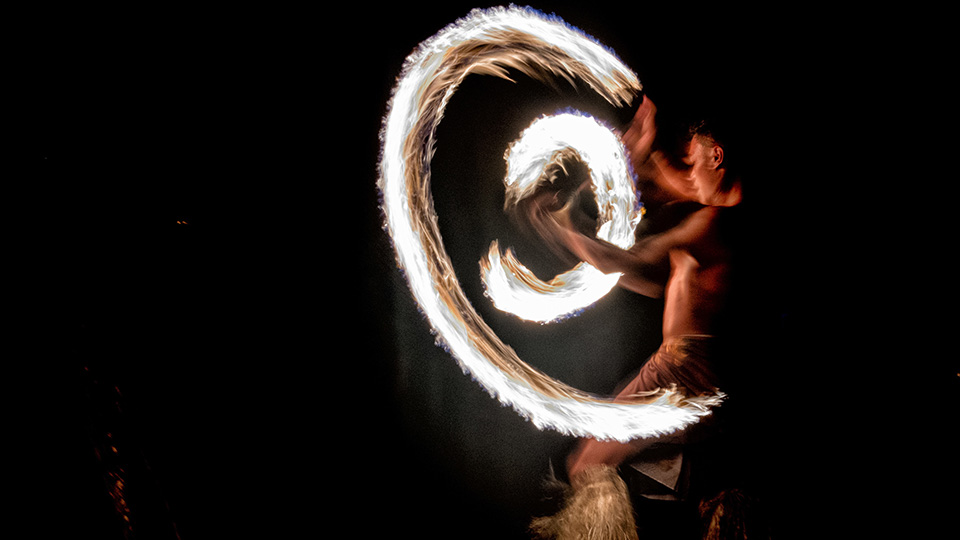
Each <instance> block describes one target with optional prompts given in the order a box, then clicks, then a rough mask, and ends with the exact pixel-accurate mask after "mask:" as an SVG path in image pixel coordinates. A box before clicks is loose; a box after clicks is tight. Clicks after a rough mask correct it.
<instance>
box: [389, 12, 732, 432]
mask: <svg viewBox="0 0 960 540" xmlns="http://www.w3.org/2000/svg"><path fill="white" fill-rule="evenodd" d="M510 69H514V70H516V71H518V72H520V73H521V74H524V75H526V76H529V77H533V78H537V79H540V80H546V79H565V80H567V81H570V82H573V81H574V80H577V79H579V80H582V81H584V82H585V83H586V84H588V85H589V86H590V87H591V88H592V89H593V90H594V91H595V92H597V93H598V94H599V95H600V96H602V97H603V98H604V99H606V100H607V101H608V102H609V103H611V104H612V105H614V106H618V107H619V106H624V105H627V104H629V103H630V102H631V101H632V100H633V99H634V97H635V96H636V95H637V94H638V93H639V92H640V91H641V89H642V87H641V85H640V81H639V80H638V79H637V76H636V74H634V73H633V72H632V71H631V70H630V69H629V68H628V67H627V66H625V65H624V64H623V63H622V62H621V61H620V60H619V59H618V58H617V57H616V55H615V54H613V52H612V51H610V50H608V49H607V48H605V47H603V46H602V45H600V44H599V43H598V42H597V41H595V40H594V39H593V38H591V37H589V36H587V35H585V34H583V33H582V32H580V31H579V30H577V29H576V28H573V27H572V26H569V25H567V24H566V23H564V22H563V21H561V20H560V19H558V18H556V17H548V16H545V15H543V14H542V13H539V12H536V11H534V10H531V9H523V8H517V7H512V6H511V7H509V8H491V9H487V10H479V9H478V10H474V11H472V12H470V14H468V15H467V16H466V17H464V18H463V19H460V20H459V21H457V22H455V23H453V24H451V25H449V26H447V27H446V28H444V29H443V30H441V31H440V32H438V33H437V34H435V35H434V36H433V37H431V38H429V39H427V40H426V41H424V42H423V43H422V44H421V45H420V46H419V47H418V48H417V49H416V50H415V51H413V53H411V55H410V56H409V57H408V58H407V59H406V62H405V63H404V66H403V69H402V71H401V74H400V76H399V78H398V80H397V85H396V86H395V88H394V90H393V95H392V97H391V100H390V103H389V108H388V112H387V114H386V116H385V117H384V121H383V127H382V130H381V134H380V137H381V144H382V148H381V156H380V164H379V172H380V178H379V181H378V187H379V188H380V192H381V197H382V210H383V213H384V218H385V223H384V226H385V228H386V229H387V231H388V233H389V234H390V237H391V239H392V241H393V246H394V250H395V252H396V255H397V263H398V265H399V266H400V268H401V269H402V270H403V272H404V275H405V276H406V278H407V281H408V285H409V287H410V290H411V293H412V294H413V296H414V298H415V299H416V301H417V303H418V305H419V306H420V309H421V311H422V313H423V314H424V316H425V317H426V318H427V320H428V321H429V322H430V325H431V327H432V330H433V331H434V332H435V333H436V335H437V338H438V341H439V342H440V343H441V344H442V345H443V346H444V347H445V348H446V349H447V350H448V351H450V353H451V355H452V356H453V357H454V359H455V360H456V361H457V363H458V364H459V366H460V367H461V369H463V370H464V372H465V373H468V374H469V375H471V376H472V377H473V378H474V379H475V380H476V381H477V382H478V383H479V384H480V385H481V386H482V387H483V388H485V389H486V390H487V391H488V392H489V393H490V394H491V395H492V396H493V397H495V398H497V399H499V400H500V402H501V403H503V404H505V405H508V406H510V407H513V409H514V410H516V411H517V412H518V413H519V414H520V415H522V416H523V417H525V418H527V419H528V420H530V421H531V422H532V423H533V424H534V425H535V426H536V427H537V428H539V429H554V430H557V431H559V432H562V433H566V434H570V435H576V436H591V437H595V438H597V439H601V440H606V439H616V440H620V441H626V440H630V439H634V438H637V437H649V436H654V435H659V434H664V433H670V432H673V431H675V430H677V429H680V428H683V427H685V426H687V425H690V424H693V423H695V422H697V421H698V420H699V419H700V418H701V417H703V416H704V415H707V414H709V413H710V407H711V406H713V405H716V404H718V403H719V402H720V400H721V399H722V395H720V394H717V395H714V396H700V397H685V396H683V395H682V394H680V393H678V392H676V391H675V390H674V389H661V390H660V391H658V392H653V393H650V394H647V395H643V396H637V397H635V398H633V399H630V400H626V401H621V400H617V401H614V400H613V399H611V398H605V397H600V396H595V395H591V394H588V393H586V392H582V391H580V390H577V389H575V388H572V387H570V386H568V385H566V384H564V383H562V382H560V381H556V380H554V379H552V378H550V377H549V376H547V375H545V374H543V373H542V372H540V371H538V370H536V369H535V368H533V367H531V366H529V365H527V364H526V363H525V362H523V361H522V360H521V359H520V358H519V357H518V356H517V354H516V353H515V352H514V351H513V349H512V348H510V347H509V346H508V345H506V344H505V343H503V342H502V341H501V340H500V339H499V338H498V337H497V335H496V334H495V332H494V331H493V330H492V329H491V328H490V327H489V326H488V325H487V324H486V323H485V322H484V321H483V320H482V319H481V317H480V316H479V315H478V314H477V312H476V310H475V309H474V308H473V306H472V305H471V304H470V302H469V300H468V299H467V298H466V296H465V294H464V293H463V290H462V289H461V287H460V285H459V282H458V281H457V278H456V274H455V272H454V270H453V265H452V262H451V261H450V258H449V256H448V255H447V254H446V251H445V249H444V247H443V242H442V239H441V237H440V232H439V229H438V226H437V223H436V216H435V215H434V212H433V201H432V198H431V195H430V180H431V170H430V161H431V158H432V156H433V152H434V145H435V134H436V130H437V126H438V125H439V123H440V121H441V119H442V117H443V113H444V109H445V107H446V105H447V103H448V102H449V101H450V99H451V98H452V97H453V94H454V93H455V91H456V90H457V88H458V86H459V84H460V83H461V82H462V81H463V80H464V78H465V77H467V76H468V75H470V74H485V75H491V76H497V77H501V78H505V79H508V80H509V76H508V73H509V70H510ZM613 191H614V192H616V190H613ZM598 192H599V190H598ZM610 222H611V223H620V220H619V219H616V220H613V219H612V220H610ZM611 227H613V226H612V225H611ZM610 233H611V234H613V231H610ZM617 234H619V233H617ZM611 279H612V278H611Z"/></svg>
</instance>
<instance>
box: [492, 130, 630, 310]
mask: <svg viewBox="0 0 960 540" xmlns="http://www.w3.org/2000/svg"><path fill="white" fill-rule="evenodd" d="M570 149H572V150H574V151H576V153H577V154H578V155H579V157H580V159H581V160H582V161H583V162H584V163H585V164H586V165H587V166H588V168H589V170H590V180H591V183H592V185H593V190H594V193H595V196H596V198H597V206H598V207H599V209H600V219H599V223H600V226H599V230H598V232H597V236H598V237H599V238H601V239H603V240H606V241H607V242H610V243H612V244H615V245H617V246H619V247H621V248H623V249H628V248H629V247H630V246H632V245H633V242H634V231H635V229H636V226H637V222H638V221H639V220H640V212H639V211H638V205H637V194H636V191H635V189H634V183H633V177H632V175H631V174H630V170H629V165H628V163H629V161H628V159H627V152H626V149H625V148H624V146H623V143H622V142H620V139H619V138H618V137H617V135H616V134H615V133H614V132H612V131H611V130H610V129H608V128H607V127H605V126H604V125H603V124H601V123H600V122H599V121H597V120H596V119H594V118H592V117H590V116H584V115H578V114H560V115H556V116H545V117H542V118H539V119H537V120H536V121H534V122H533V124H531V125H530V127H528V128H527V129H526V130H524V132H523V133H522V134H521V136H520V138H519V139H517V140H516V141H515V142H514V143H513V144H512V145H511V146H510V148H509V150H508V151H507V154H506V155H505V156H504V157H505V159H506V160H507V175H506V177H505V178H504V183H505V184H506V190H507V196H506V199H507V204H508V205H511V204H514V205H515V204H517V202H519V201H520V200H521V199H523V198H524V197H527V196H529V195H532V194H533V193H534V191H536V189H537V187H538V186H539V185H540V184H541V183H543V182H544V181H545V180H544V171H545V169H546V168H547V166H548V165H549V164H550V163H552V162H553V161H554V160H555V159H556V158H557V156H558V155H559V154H561V153H562V152H565V151H569V150H570ZM498 263H499V264H498ZM481 270H482V274H481V276H482V278H483V283H484V285H485V286H486V291H487V296H489V297H490V300H491V301H493V303H494V305H495V306H497V308H499V309H501V310H503V311H507V312H510V313H513V314H514V315H517V316H518V317H521V318H523V319H527V320H530V321H537V322H541V323H546V322H551V321H555V320H558V319H561V318H563V317H566V316H569V315H571V314H573V313H575V312H577V311H580V310H582V309H583V308H585V307H587V306H589V305H591V304H593V303H594V302H596V301H597V300H599V299H600V298H602V297H603V296H604V295H605V294H607V293H608V292H610V289H612V288H613V287H615V286H616V285H617V281H619V279H620V275H621V274H619V273H615V274H604V273H602V272H600V271H599V270H597V269H596V268H595V267H593V266H592V265H590V264H588V263H580V264H578V265H577V266H575V267H574V268H573V269H572V270H569V271H567V272H564V273H563V274H560V275H559V276H557V277H555V278H554V279H553V280H551V281H550V282H544V281H541V280H540V279H539V278H537V277H536V276H535V275H534V274H533V273H532V272H530V271H529V270H527V269H526V268H525V267H524V266H523V265H522V264H521V263H520V262H519V261H517V260H516V258H515V257H514V256H513V254H512V253H511V252H509V251H508V252H507V254H506V255H505V256H504V258H503V259H501V258H500V252H499V249H497V247H496V243H494V244H493V245H491V246H490V253H489V255H488V256H487V259H486V260H484V261H481Z"/></svg>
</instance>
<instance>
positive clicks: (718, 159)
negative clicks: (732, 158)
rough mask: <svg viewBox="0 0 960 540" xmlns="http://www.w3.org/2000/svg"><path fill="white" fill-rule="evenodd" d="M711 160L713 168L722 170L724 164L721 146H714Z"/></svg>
mask: <svg viewBox="0 0 960 540" xmlns="http://www.w3.org/2000/svg"><path fill="white" fill-rule="evenodd" d="M710 158H711V165H712V167H713V168H714V169H718V168H720V165H722V164H723V148H722V147H720V146H719V145H714V146H713V149H712V150H711V151H710Z"/></svg>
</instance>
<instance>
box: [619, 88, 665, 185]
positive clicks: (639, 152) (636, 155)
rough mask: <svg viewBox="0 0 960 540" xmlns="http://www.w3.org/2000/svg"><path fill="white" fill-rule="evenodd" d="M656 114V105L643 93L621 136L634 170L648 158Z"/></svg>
mask: <svg viewBox="0 0 960 540" xmlns="http://www.w3.org/2000/svg"><path fill="white" fill-rule="evenodd" d="M656 116H657V106H656V105H654V104H653V101H652V100H651V99H650V97H649V96H646V95H644V96H643V103H641V104H640V107H639V108H638V109H637V112H636V113H634V115H633V120H631V121H630V125H629V126H628V127H627V132H626V133H624V134H623V137H621V139H622V140H623V144H624V146H626V148H627V153H628V154H629V155H630V161H631V164H632V165H633V169H634V171H639V170H640V169H642V168H643V167H644V165H645V164H646V162H647V160H648V159H649V158H650V152H651V151H652V149H653V141H654V139H655V138H656V136H657V126H656Z"/></svg>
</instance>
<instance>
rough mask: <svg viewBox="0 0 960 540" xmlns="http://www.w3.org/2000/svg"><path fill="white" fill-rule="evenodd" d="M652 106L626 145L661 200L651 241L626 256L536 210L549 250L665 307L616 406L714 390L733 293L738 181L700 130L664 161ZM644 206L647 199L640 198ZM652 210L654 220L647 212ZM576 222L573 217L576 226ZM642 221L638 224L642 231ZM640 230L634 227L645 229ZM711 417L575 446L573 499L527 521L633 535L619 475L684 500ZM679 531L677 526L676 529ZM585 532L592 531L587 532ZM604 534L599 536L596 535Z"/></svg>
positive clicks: (651, 492) (557, 529)
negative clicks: (730, 222) (730, 241)
mask: <svg viewBox="0 0 960 540" xmlns="http://www.w3.org/2000/svg"><path fill="white" fill-rule="evenodd" d="M656 116H657V109H656V106H655V105H654V104H653V102H652V101H651V100H650V99H649V97H648V96H647V97H644V101H643V103H642V104H641V106H640V107H639V109H638V110H637V112H636V114H635V115H634V117H633V120H632V121H631V124H630V126H629V128H628V130H627V131H626V133H625V134H624V136H623V140H624V143H625V144H626V146H627V148H628V150H629V152H630V155H631V160H632V163H633V166H634V171H635V172H636V173H637V175H638V177H639V178H641V179H645V181H649V182H652V187H654V188H655V189H653V190H649V189H645V190H643V192H644V194H646V193H648V192H656V197H657V198H660V199H661V200H662V201H666V202H665V204H662V205H661V206H660V207H659V209H658V210H657V211H656V212H655V213H656V214H658V217H657V218H653V219H649V221H650V222H651V225H652V226H653V227H654V228H658V224H657V222H658V221H666V222H667V223H668V225H666V228H663V227H662V226H661V227H659V228H658V230H659V232H650V231H648V232H646V233H644V232H641V230H640V229H638V238H637V241H636V243H635V245H634V246H633V247H632V248H630V249H629V250H623V249H621V248H619V247H617V246H614V245H612V244H609V243H606V242H603V241H601V240H598V239H597V238H595V237H594V236H592V235H590V234H585V233H584V232H582V231H581V230H580V229H581V228H582V227H578V226H577V225H575V223H582V222H583V221H584V220H583V218H582V216H577V215H576V214H577V209H576V207H577V206H578V205H577V204H574V203H572V202H571V203H568V204H566V205H564V206H563V207H562V208H558V207H559V206H560V203H558V202H555V201H554V204H553V205H552V206H551V205H550V204H549V203H548V204H543V202H544V199H543V198H541V199H540V201H541V204H540V205H539V206H536V207H534V208H532V209H531V210H532V211H533V212H534V214H535V215H532V216H529V217H530V219H531V220H533V221H535V222H536V223H535V227H536V228H537V230H539V231H540V232H541V234H546V235H547V236H548V237H549V238H548V239H547V240H548V241H549V242H553V243H556V244H560V245H562V246H564V247H565V248H566V249H567V250H568V251H569V252H571V253H572V254H574V255H575V256H576V257H578V258H579V259H580V260H584V261H587V262H589V263H590V264H592V265H594V266H596V267H597V268H598V269H600V270H601V271H603V272H605V273H610V272H621V273H623V277H621V279H620V281H619V285H620V286H622V287H624V288H626V289H628V290H631V291H634V292H636V293H639V294H642V295H645V296H650V297H655V298H662V299H663V301H664V313H663V342H662V345H661V346H660V348H659V349H658V350H657V351H656V352H655V353H654V354H653V355H652V356H651V357H650V358H649V359H648V360H647V362H646V363H645V364H643V366H642V368H641V369H640V371H639V373H638V374H637V375H636V376H635V377H634V378H632V380H629V382H627V384H626V385H625V386H623V388H622V389H621V390H619V392H618V393H617V398H616V399H617V400H623V401H628V400H629V399H630V398H631V396H634V395H638V394H640V395H642V394H644V393H649V392H654V391H656V390H658V389H667V388H671V387H676V389H677V390H679V391H681V392H683V393H684V394H685V395H687V396H692V395H703V394H709V393H714V392H716V390H717V389H722V388H723V387H722V384H721V381H720V380H719V376H718V370H717V367H718V366H717V365H716V355H715V349H716V346H717V343H718V338H717V331H718V330H717V317H718V315H719V313H720V311H721V309H722V308H723V306H724V304H725V301H726V297H727V295H728V292H729V290H730V281H731V280H730V276H731V272H732V263H731V250H730V249H729V248H728V246H727V245H726V243H725V239H724V234H723V231H724V225H725V220H726V219H727V216H728V215H729V213H730V209H731V208H732V207H735V206H737V205H738V204H740V202H741V200H742V195H741V183H740V179H739V175H738V174H736V172H735V171H734V170H733V169H732V168H731V167H730V160H728V159H727V156H726V153H725V152H726V149H727V148H726V145H725V143H724V141H722V140H721V139H720V138H718V137H717V136H716V134H715V133H714V132H712V131H711V129H710V126H709V125H708V124H706V123H698V124H696V125H694V126H692V128H691V129H689V130H684V136H683V137H682V138H681V142H680V144H679V146H680V150H679V152H674V153H673V154H671V153H670V152H669V151H668V148H669V145H667V144H664V141H666V140H668V139H669V138H668V137H665V136H664V135H663V130H662V129H661V133H660V134H658V125H657V124H658V122H657V118H656ZM645 200H647V199H646V198H645ZM653 213H654V212H651V214H653ZM578 217H579V219H578ZM646 221H648V218H645V219H644V222H646ZM644 222H641V224H643V223H644ZM710 423H711V420H710V419H708V420H705V421H703V422H701V423H700V424H698V425H697V426H694V427H693V428H689V429H686V430H681V431H678V432H675V433H672V434H669V435H663V436H660V437H655V438H645V439H635V440H632V441H629V442H626V443H621V442H616V441H601V440H596V439H592V438H589V439H583V440H581V441H579V444H578V446H577V447H576V449H575V450H574V452H573V453H572V454H571V455H570V456H569V459H568V462H567V472H568V474H569V479H570V488H571V489H570V492H569V496H568V498H567V501H566V504H565V506H564V508H563V509H561V511H560V512H559V513H558V514H556V515H554V516H550V517H546V518H538V519H537V520H535V521H534V527H533V528H534V530H535V531H537V532H539V533H540V534H541V535H543V536H546V537H558V538H573V537H591V538H592V537H593V536H587V535H588V534H593V533H595V532H596V531H597V530H606V531H607V533H608V536H605V537H610V538H636V529H635V524H634V518H633V507H632V505H631V504H630V500H629V498H628V495H627V493H628V490H627V485H626V483H625V482H624V480H623V477H622V476H621V474H620V473H618V470H623V469H627V468H628V467H629V469H630V470H631V471H630V472H632V473H639V475H637V476H636V478H637V479H638V480H637V481H635V482H632V483H631V485H630V491H631V492H633V493H634V494H636V493H639V494H640V495H642V496H644V497H648V498H650V499H671V500H683V499H684V498H686V497H687V496H688V495H689V494H690V475H689V473H690V472H691V471H690V463H689V462H690V460H689V455H687V454H685V449H687V448H689V444H691V443H692V442H694V441H695V440H697V439H699V438H700V437H702V436H705V435H706V434H708V433H709V430H710ZM678 525H679V524H678ZM587 531H593V533H588V532H587ZM599 537H600V536H597V538H599Z"/></svg>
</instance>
